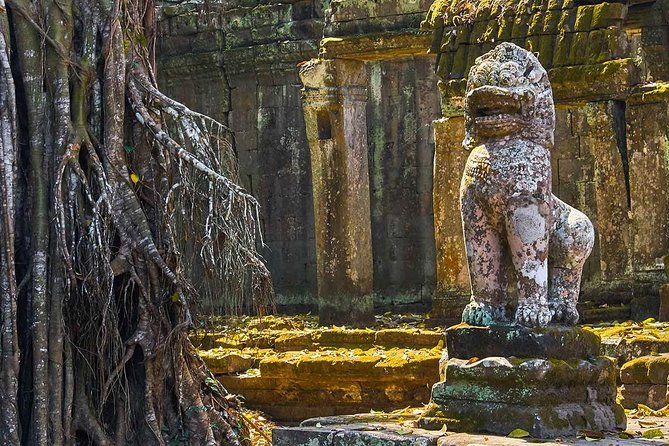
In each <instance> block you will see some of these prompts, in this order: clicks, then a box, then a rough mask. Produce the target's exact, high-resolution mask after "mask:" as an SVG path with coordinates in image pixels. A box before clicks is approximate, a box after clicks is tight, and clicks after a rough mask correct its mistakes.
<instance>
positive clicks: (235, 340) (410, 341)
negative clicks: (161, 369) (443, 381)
mask: <svg viewBox="0 0 669 446" xmlns="http://www.w3.org/2000/svg"><path fill="white" fill-rule="evenodd" d="M192 340H193V343H194V344H195V345H196V346H197V347H199V348H200V349H202V350H208V349H212V348H218V347H222V348H236V349H243V348H261V349H263V348H269V349H273V350H276V351H284V352H285V351H294V350H317V349H320V348H334V347H350V348H363V349H366V348H371V347H373V346H378V347H385V348H393V347H397V348H432V347H435V346H437V345H438V344H439V343H440V342H441V343H443V342H444V334H443V332H442V331H440V330H427V329H420V328H415V329H411V328H396V329H393V328H389V329H381V330H372V329H340V328H322V329H313V330H285V329H266V330H259V331H258V330H257V331H254V330H250V331H248V332H218V333H206V334H200V335H196V336H194V337H192Z"/></svg>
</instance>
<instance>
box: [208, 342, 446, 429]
mask: <svg viewBox="0 0 669 446" xmlns="http://www.w3.org/2000/svg"><path fill="white" fill-rule="evenodd" d="M441 350H442V349H441V348H440V347H435V348H433V349H429V350H428V349H419V350H409V349H398V348H393V349H388V350H386V349H379V348H376V349H370V350H360V349H354V350H349V349H337V350H322V351H301V352H281V353H271V354H268V355H267V356H266V357H264V358H262V359H259V360H258V367H259V368H258V369H253V370H248V371H247V372H246V373H243V374H227V375H217V378H218V379H219V381H220V382H221V383H222V385H223V386H224V387H225V388H226V389H227V390H228V391H229V392H232V393H235V394H238V395H242V396H243V397H244V399H245V401H246V405H247V406H248V407H250V408H252V409H257V410H261V411H263V412H265V413H267V414H268V415H269V416H270V417H272V418H273V419H274V420H276V421H292V422H295V421H302V420H304V419H305V418H311V417H316V416H329V415H342V414H352V413H357V412H361V411H362V412H365V411H369V410H372V409H374V410H394V409H398V408H402V407H406V406H407V405H420V404H425V403H427V402H428V401H429V400H430V388H431V386H432V384H434V383H435V382H437V381H438V380H439V372H438V367H439V359H440V357H441ZM211 363H212V361H211V360H208V364H211Z"/></svg>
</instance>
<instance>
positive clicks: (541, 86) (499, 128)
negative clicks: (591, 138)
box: [463, 42, 555, 149]
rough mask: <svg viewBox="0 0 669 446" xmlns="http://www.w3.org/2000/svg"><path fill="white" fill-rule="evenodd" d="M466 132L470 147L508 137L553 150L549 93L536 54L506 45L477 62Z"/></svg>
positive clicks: (467, 105) (467, 104)
mask: <svg viewBox="0 0 669 446" xmlns="http://www.w3.org/2000/svg"><path fill="white" fill-rule="evenodd" d="M465 129H466V137H465V140H464V141H463V144H464V145H465V147H466V148H468V149H471V148H472V147H475V146H476V145H478V144H482V143H485V142H486V141H491V140H500V139H511V138H523V139H527V140H530V141H532V142H534V143H536V144H540V145H542V146H545V147H548V148H552V147H553V132H554V130H555V111H554V108H553V93H552V91H551V85H550V82H549V80H548V73H546V70H544V68H543V67H542V66H541V63H539V60H538V59H537V58H536V56H534V54H532V53H530V52H529V51H527V50H524V49H523V48H520V47H519V46H517V45H514V44H513V43H507V42H505V43H501V44H499V45H498V46H497V47H495V48H494V49H493V50H492V51H490V52H488V53H486V54H484V55H483V56H481V57H479V58H477V59H476V62H475V63H474V66H472V68H471V70H470V71H469V78H468V80H467V92H466V95H465Z"/></svg>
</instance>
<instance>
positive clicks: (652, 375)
mask: <svg viewBox="0 0 669 446" xmlns="http://www.w3.org/2000/svg"><path fill="white" fill-rule="evenodd" d="M668 376H669V354H662V355H657V356H642V357H640V358H636V359H633V360H631V361H629V362H626V363H625V364H623V366H622V367H621V369H620V380H621V381H622V382H623V383H624V384H662V385H666V384H667V377H668Z"/></svg>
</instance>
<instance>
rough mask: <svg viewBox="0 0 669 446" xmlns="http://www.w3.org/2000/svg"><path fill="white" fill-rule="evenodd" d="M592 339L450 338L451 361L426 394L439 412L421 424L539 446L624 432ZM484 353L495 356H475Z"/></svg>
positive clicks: (554, 332) (487, 334)
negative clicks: (534, 440)
mask: <svg viewBox="0 0 669 446" xmlns="http://www.w3.org/2000/svg"><path fill="white" fill-rule="evenodd" d="M592 336H594V335H592V333H589V332H586V331H584V330H582V329H579V328H565V327H549V328H547V329H540V330H527V329H523V328H519V327H513V326H511V327H509V326H504V327H491V328H478V327H469V326H460V327H457V328H454V329H451V330H449V331H448V332H447V334H446V338H447V346H448V348H449V356H450V358H449V359H447V360H446V362H445V364H443V365H442V381H441V382H439V383H437V384H435V385H434V387H433V388H432V402H433V403H434V406H436V407H435V408H438V409H437V410H436V412H435V413H433V414H431V415H430V416H429V417H430V420H426V422H425V423H424V424H428V423H429V422H430V421H431V422H434V421H435V419H437V420H438V421H440V422H444V423H445V424H447V426H448V429H449V430H455V431H467V432H481V431H482V432H490V433H495V434H501V435H507V434H508V433H510V432H511V431H513V430H514V429H517V428H521V429H524V430H526V431H528V432H529V433H530V434H531V435H532V436H534V437H539V438H553V437H558V436H562V435H573V434H575V433H576V432H577V431H578V430H581V429H588V430H614V429H617V428H624V427H625V425H626V420H625V414H624V411H623V409H622V407H621V406H620V405H618V404H616V376H617V370H616V364H615V363H614V361H613V360H611V359H610V358H607V357H603V356H597V354H598V350H599V349H598V347H596V346H597V344H596V343H594V342H592V341H593V340H595V339H591V337H592ZM560 344H562V345H560ZM477 346H478V347H477ZM451 349H452V350H451ZM502 351H508V352H509V353H508V354H503V353H502ZM488 352H494V353H495V354H496V355H497V356H488V357H479V356H477V354H478V353H488ZM523 352H527V354H523ZM453 356H456V357H453Z"/></svg>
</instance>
